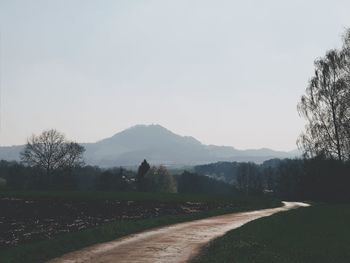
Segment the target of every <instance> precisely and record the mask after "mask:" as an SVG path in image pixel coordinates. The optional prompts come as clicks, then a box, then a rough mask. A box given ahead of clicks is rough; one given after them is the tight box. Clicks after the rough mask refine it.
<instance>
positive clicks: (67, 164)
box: [21, 129, 85, 175]
mask: <svg viewBox="0 0 350 263" xmlns="http://www.w3.org/2000/svg"><path fill="white" fill-rule="evenodd" d="M84 151H85V149H84V147H83V146H81V145H79V144H78V143H75V142H70V141H67V140H66V138H65V136H64V135H63V134H62V133H60V132H58V131H56V130H53V129H52V130H47V131H44V132H42V133H41V134H40V135H39V136H36V135H32V136H31V137H30V138H29V139H28V140H27V144H26V146H25V148H24V150H23V151H22V152H21V160H22V162H23V163H24V164H27V165H29V166H37V167H40V168H42V169H44V170H45V171H46V174H47V175H50V174H51V173H52V171H54V170H57V169H62V168H71V167H74V166H80V165H82V164H83V159H82V155H83V153H84Z"/></svg>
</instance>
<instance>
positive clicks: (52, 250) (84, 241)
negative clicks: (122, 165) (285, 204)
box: [0, 192, 280, 263]
mask: <svg viewBox="0 0 350 263" xmlns="http://www.w3.org/2000/svg"><path fill="white" fill-rule="evenodd" d="M0 196H1V197H15V198H64V199H70V200H71V199H74V200H95V199H116V200H144V201H145V200H146V201H147V200H161V201H169V202H178V201H192V202H194V201H202V202H203V201H207V202H209V201H212V202H218V201H221V202H230V203H232V204H234V206H232V208H230V209H217V210H212V211H206V212H199V213H195V214H188V215H177V216H162V217H154V218H147V219H142V220H133V221H131V220H128V221H123V220H120V221H115V222H113V223H109V224H106V225H102V226H99V227H95V228H91V229H87V230H84V231H80V232H75V233H69V234H62V235H59V236H58V237H57V238H55V239H50V240H43V241H38V242H32V243H27V244H23V245H19V246H17V247H15V248H10V249H2V250H0V262H1V263H22V262H23V263H39V262H45V261H46V260H48V259H51V258H54V257H57V256H59V255H62V254H64V253H67V252H70V251H74V250H78V249H81V248H84V247H87V246H90V245H93V244H97V243H101V242H107V241H111V240H114V239H117V238H120V237H123V236H126V235H129V234H132V233H137V232H141V231H144V230H147V229H151V228H156V227H160V226H165V225H170V224H175V223H180V222H185V221H190V220H195V219H201V218H205V217H210V216H215V215H221V214H225V213H230V212H238V211H247V210H255V209H262V208H266V207H276V206H279V205H280V202H279V201H276V200H274V199H271V198H261V197H258V198H253V197H249V198H247V197H238V196H235V197H232V196H231V197H230V196H215V195H182V194H158V193H157V194H150V193H102V192H83V193H79V192H8V193H1V194H0Z"/></svg>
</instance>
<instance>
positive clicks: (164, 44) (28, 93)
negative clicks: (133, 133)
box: [0, 0, 350, 150]
mask: <svg viewBox="0 0 350 263" xmlns="http://www.w3.org/2000/svg"><path fill="white" fill-rule="evenodd" d="M349 14H350V1H349V0H344V1H342V0H328V1H322V0H308V1H305V0H293V1H291V0H290V1H283V0H266V1H261V0H255V1H247V0H244V1H243V0H241V1H232V0H227V1H221V0H210V1H209V0H198V1H195V0H171V1H170V0H143V1H137V0H132V1H130V0H124V1H116V0H111V1H97V0H95V1H87V0H56V1H53V0H42V1H39V0H37V1H36V0H31V1H27V0H22V1H16V0H0V31H1V43H0V46H1V61H0V62H1V87H2V106H1V107H2V109H1V110H2V112H1V116H2V119H1V122H2V128H1V131H0V145H12V144H22V143H24V142H25V140H26V138H27V137H28V136H29V135H31V134H32V133H39V132H41V131H42V130H43V129H48V128H56V129H58V130H60V131H62V132H64V133H65V134H66V135H67V137H68V138H70V139H74V140H77V141H79V142H92V141H96V140H99V139H102V138H104V137H109V136H111V135H113V134H114V133H116V132H118V131H121V130H123V129H125V128H128V127H130V126H132V125H135V124H150V123H158V124H161V125H163V126H165V127H167V128H168V129H170V130H172V131H174V132H176V133H179V134H181V135H191V136H194V137H195V138H197V139H199V140H200V141H202V142H203V143H207V144H218V145H232V146H234V147H236V148H243V149H245V148H260V147H270V148H274V149H280V150H291V149H294V148H295V147H296V146H295V141H296V139H297V136H298V134H299V133H300V132H301V130H302V129H303V125H304V122H303V120H302V119H300V118H299V116H298V113H297V111H296V105H297V103H298V100H299V98H300V96H301V95H302V94H303V92H304V89H305V87H306V85H307V82H308V79H309V78H310V77H311V75H312V72H313V61H314V59H315V58H316V57H318V56H322V55H323V54H324V53H325V51H326V50H327V49H330V48H334V47H339V46H340V45H341V35H342V33H343V32H344V29H345V28H346V27H350V15H349Z"/></svg>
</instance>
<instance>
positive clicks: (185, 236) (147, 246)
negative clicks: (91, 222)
mask: <svg viewBox="0 0 350 263" xmlns="http://www.w3.org/2000/svg"><path fill="white" fill-rule="evenodd" d="M305 206H308V204H305V203H297V202H284V206H283V207H279V208H272V209H264V210H258V211H253V212H242V213H234V214H227V215H222V216H216V217H211V218H207V219H201V220H196V221H191V222H186V223H180V224H176V225H172V226H168V227H162V228H158V229H155V230H149V231H145V232H142V233H139V234H135V235H130V236H127V237H125V238H121V239H118V240H115V241H112V242H107V243H103V244H98V245H94V246H91V247H88V248H85V249H82V250H79V251H76V252H72V253H68V254H66V255H63V256H62V257H60V258H56V259H53V260H51V261H49V262H48V263H83V262H84V263H124V262H128V263H141V262H142V263H148V262H149V263H156V262H167V263H168V262H170V263H175V262H176V263H179V262H187V261H188V260H189V259H191V258H192V257H193V256H195V255H196V254H197V253H198V252H199V250H200V248H201V247H203V246H204V245H206V244H207V243H208V242H209V241H210V240H212V239H215V238H217V237H219V236H222V235H224V234H225V233H226V232H227V231H230V230H232V229H235V228H238V227H240V226H242V225H244V224H246V223H248V222H249V221H252V220H255V219H257V218H261V217H265V216H270V215H272V214H274V213H277V212H281V211H286V210H290V209H294V208H298V207H305Z"/></svg>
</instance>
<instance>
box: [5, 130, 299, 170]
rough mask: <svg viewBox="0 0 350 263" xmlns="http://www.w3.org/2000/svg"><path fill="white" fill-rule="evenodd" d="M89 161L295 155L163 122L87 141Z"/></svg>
mask: <svg viewBox="0 0 350 263" xmlns="http://www.w3.org/2000/svg"><path fill="white" fill-rule="evenodd" d="M83 145H84V147H85V148H86V152H85V160H86V163H88V164H91V165H99V166H102V167H111V166H120V165H121V166H135V165H138V164H139V163H140V162H141V161H142V160H143V159H147V160H148V161H149V162H150V163H152V164H164V165H169V166H185V165H195V164H204V163H210V162H217V161H252V162H258V163H261V162H263V161H265V160H268V159H272V158H288V157H294V155H293V153H292V152H290V153H288V152H279V151H274V150H270V149H265V148H264V149H259V150H237V149H235V148H233V147H229V146H216V145H205V144H202V143H201V142H199V141H198V140H196V139H195V138H193V137H189V136H180V135H177V134H175V133H173V132H171V131H169V130H167V129H166V128H164V127H162V126H160V125H136V126H134V127H131V128H129V129H126V130H124V131H122V132H119V133H117V134H115V135H114V136H112V137H110V138H106V139H103V140H101V141H98V142H96V143H84V144H83ZM22 149H23V146H13V147H0V159H5V160H18V158H19V152H20V151H21V150H22Z"/></svg>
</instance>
